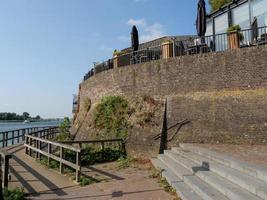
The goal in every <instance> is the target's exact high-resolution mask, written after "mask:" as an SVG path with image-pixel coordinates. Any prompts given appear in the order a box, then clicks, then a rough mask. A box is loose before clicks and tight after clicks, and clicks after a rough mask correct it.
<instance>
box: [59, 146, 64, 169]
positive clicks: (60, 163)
mask: <svg viewBox="0 0 267 200" xmlns="http://www.w3.org/2000/svg"><path fill="white" fill-rule="evenodd" d="M59 148H60V162H59V172H60V174H62V173H63V163H62V159H63V147H62V146H61V147H59Z"/></svg>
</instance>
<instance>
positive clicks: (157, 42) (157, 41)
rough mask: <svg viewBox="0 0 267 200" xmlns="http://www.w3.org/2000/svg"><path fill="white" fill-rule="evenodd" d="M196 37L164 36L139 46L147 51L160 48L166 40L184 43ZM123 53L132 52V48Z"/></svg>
mask: <svg viewBox="0 0 267 200" xmlns="http://www.w3.org/2000/svg"><path fill="white" fill-rule="evenodd" d="M195 37H196V35H181V36H164V37H161V38H157V39H155V40H151V41H148V42H145V43H141V44H140V45H139V49H140V50H141V49H146V48H150V47H156V46H160V45H161V44H162V43H163V42H164V41H166V40H174V39H175V41H183V40H188V39H191V38H195ZM121 51H126V52H128V51H132V48H131V47H128V48H125V49H122V50H121Z"/></svg>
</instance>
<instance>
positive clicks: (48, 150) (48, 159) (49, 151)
mask: <svg viewBox="0 0 267 200" xmlns="http://www.w3.org/2000/svg"><path fill="white" fill-rule="evenodd" d="M47 153H48V155H49V156H48V157H47V166H48V167H49V166H50V154H51V144H50V143H48V144H47Z"/></svg>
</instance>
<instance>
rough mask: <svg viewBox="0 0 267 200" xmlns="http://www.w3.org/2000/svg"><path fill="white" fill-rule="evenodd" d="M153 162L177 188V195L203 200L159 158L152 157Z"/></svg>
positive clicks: (191, 199) (184, 198)
mask: <svg viewBox="0 0 267 200" xmlns="http://www.w3.org/2000/svg"><path fill="white" fill-rule="evenodd" d="M151 162H152V164H153V165H154V166H155V167H156V168H158V169H160V170H163V171H162V177H164V178H166V180H167V182H168V183H169V184H170V185H171V186H172V187H173V188H174V189H175V190H176V193H177V195H179V197H181V198H182V199H183V200H203V199H202V198H201V197H200V196H198V195H197V194H196V193H195V192H194V191H193V190H192V189H191V188H190V187H189V186H188V185H186V184H185V183H184V182H183V181H182V180H181V179H179V178H178V177H177V176H176V175H175V174H174V173H173V172H172V171H171V170H170V169H168V167H167V166H166V165H165V164H164V163H163V162H162V161H160V160H159V159H152V160H151Z"/></svg>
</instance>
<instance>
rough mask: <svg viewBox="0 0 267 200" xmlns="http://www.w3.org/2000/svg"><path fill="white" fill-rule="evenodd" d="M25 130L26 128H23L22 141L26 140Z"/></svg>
mask: <svg viewBox="0 0 267 200" xmlns="http://www.w3.org/2000/svg"><path fill="white" fill-rule="evenodd" d="M25 132H26V130H25V129H22V141H24V140H25Z"/></svg>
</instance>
